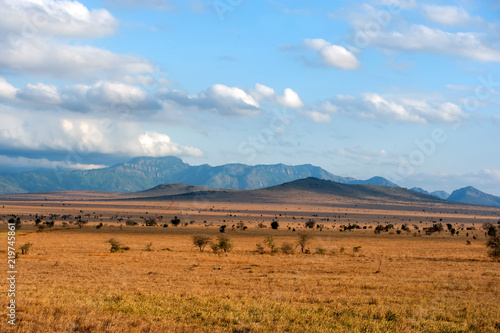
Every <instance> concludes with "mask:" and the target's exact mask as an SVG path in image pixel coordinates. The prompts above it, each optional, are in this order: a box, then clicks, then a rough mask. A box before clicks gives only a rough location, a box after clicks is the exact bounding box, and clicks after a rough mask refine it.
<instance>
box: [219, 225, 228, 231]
mask: <svg viewBox="0 0 500 333" xmlns="http://www.w3.org/2000/svg"><path fill="white" fill-rule="evenodd" d="M226 227H227V226H226V225H225V224H223V225H221V226H220V228H219V232H220V233H224V232H226Z"/></svg>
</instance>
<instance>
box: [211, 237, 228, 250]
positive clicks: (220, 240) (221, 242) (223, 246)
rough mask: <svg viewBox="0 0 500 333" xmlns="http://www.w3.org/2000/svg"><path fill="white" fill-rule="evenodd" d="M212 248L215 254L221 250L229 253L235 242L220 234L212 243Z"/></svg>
mask: <svg viewBox="0 0 500 333" xmlns="http://www.w3.org/2000/svg"><path fill="white" fill-rule="evenodd" d="M211 248H212V251H214V253H215V254H219V253H220V252H224V253H228V252H230V251H231V250H232V248H233V243H232V242H231V240H230V239H229V238H228V237H226V236H219V237H217V241H216V242H215V243H212V245H211Z"/></svg>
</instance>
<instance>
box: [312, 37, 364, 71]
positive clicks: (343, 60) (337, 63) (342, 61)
mask: <svg viewBox="0 0 500 333" xmlns="http://www.w3.org/2000/svg"><path fill="white" fill-rule="evenodd" d="M304 46H305V47H306V48H308V49H311V50H314V51H316V52H317V53H318V55H319V57H320V59H321V63H322V65H324V66H330V67H338V68H342V69H347V70H349V69H350V70H352V69H356V68H358V67H359V61H358V59H356V56H355V55H354V54H353V53H352V52H351V51H349V50H347V49H346V48H344V47H342V46H339V45H334V44H332V43H330V42H327V41H326V40H324V39H306V40H305V41H304Z"/></svg>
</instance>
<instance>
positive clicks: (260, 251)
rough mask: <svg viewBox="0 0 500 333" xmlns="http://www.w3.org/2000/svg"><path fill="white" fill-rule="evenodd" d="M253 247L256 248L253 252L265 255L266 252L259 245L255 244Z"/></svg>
mask: <svg viewBox="0 0 500 333" xmlns="http://www.w3.org/2000/svg"><path fill="white" fill-rule="evenodd" d="M255 246H256V247H257V249H256V250H255V252H257V253H258V254H264V253H266V251H265V250H264V247H263V246H262V244H261V243H257V244H255Z"/></svg>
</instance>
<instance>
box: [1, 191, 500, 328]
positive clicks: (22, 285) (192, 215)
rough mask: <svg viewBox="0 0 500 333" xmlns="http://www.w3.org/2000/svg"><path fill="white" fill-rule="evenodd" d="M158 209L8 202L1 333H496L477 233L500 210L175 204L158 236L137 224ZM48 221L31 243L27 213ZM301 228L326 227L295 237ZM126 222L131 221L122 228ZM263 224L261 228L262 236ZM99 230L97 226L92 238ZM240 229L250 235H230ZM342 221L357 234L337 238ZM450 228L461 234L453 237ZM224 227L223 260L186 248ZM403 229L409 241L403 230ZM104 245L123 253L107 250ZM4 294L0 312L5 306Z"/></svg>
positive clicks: (490, 278) (491, 286)
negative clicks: (13, 278)
mask: <svg viewBox="0 0 500 333" xmlns="http://www.w3.org/2000/svg"><path fill="white" fill-rule="evenodd" d="M164 207H165V203H154V202H153V203H143V202H75V201H73V202H64V204H63V203H62V202H56V201H51V202H9V203H7V204H6V205H4V206H3V208H2V211H1V214H2V216H3V217H4V224H3V225H2V229H1V230H2V238H1V239H2V241H3V242H4V244H6V243H7V240H6V230H7V227H6V223H5V220H6V218H7V217H8V215H9V214H16V215H17V214H20V215H22V220H23V221H24V223H23V225H22V227H21V229H19V232H18V235H17V243H16V246H17V247H19V246H20V245H22V244H25V243H28V242H29V243H32V244H33V246H32V248H31V250H30V253H29V254H25V255H20V256H19V258H18V260H17V270H18V272H19V274H18V277H17V286H16V289H17V297H16V302H17V304H18V308H17V318H18V321H17V324H16V326H15V328H12V327H10V325H8V324H7V319H5V318H4V319H3V320H2V321H0V330H1V331H13V332H387V331H391V332H412V331H415V332H494V331H500V306H499V304H500V302H499V300H500V263H498V262H492V261H491V260H490V259H489V258H488V257H487V255H486V247H485V240H486V238H485V235H484V231H482V230H481V229H480V224H481V223H482V222H495V223H496V221H497V220H498V210H490V209H485V210H484V211H474V212H471V213H467V212H439V211H437V210H435V211H434V212H432V210H429V209H428V210H427V212H423V211H422V210H411V209H408V210H403V209H400V210H394V209H392V210H391V209H384V208H381V209H378V210H374V209H362V208H360V207H344V208H339V209H332V208H331V207H318V206H307V205H302V206H297V205H294V206H288V207H283V206H277V205H268V206H266V205H256V204H255V205H249V204H247V205H238V204H236V203H233V204H229V203H228V204H225V205H224V206H216V205H214V206H210V207H208V206H207V207H204V209H201V210H197V209H195V208H194V207H191V206H190V205H189V204H187V203H176V204H175V205H174V206H173V207H172V208H171V210H169V211H168V214H167V215H165V217H164V218H163V219H161V218H160V219H158V221H160V226H157V227H146V226H143V225H142V221H143V219H141V216H142V217H145V216H151V217H154V216H156V215H158V214H159V212H161V211H162V210H163V209H164ZM51 213H52V214H56V216H53V217H54V220H55V222H56V225H55V227H54V228H51V229H47V230H45V231H44V232H35V230H36V228H35V226H34V220H35V215H36V214H39V215H44V219H42V220H43V221H45V220H48V217H49V216H48V215H49V214H51ZM146 213H147V214H146ZM30 214H31V216H30ZM64 214H68V215H72V217H71V219H73V220H74V217H75V216H77V215H82V217H84V218H86V219H88V220H89V221H90V222H89V223H88V224H86V225H85V226H84V227H83V228H79V227H77V226H75V224H74V223H71V224H70V223H69V221H70V220H71V219H67V220H62V219H61V215H64ZM86 214H90V215H88V216H85V215H86ZM280 214H281V216H280ZM57 215H59V216H57ZM174 215H176V216H179V217H180V218H181V220H182V224H181V225H180V226H178V227H173V226H172V225H170V226H169V227H168V228H165V227H162V226H161V225H163V224H164V223H166V222H167V223H168V221H169V220H170V219H171V218H173V216H174ZM313 215H314V216H313ZM316 215H317V216H316ZM273 218H276V219H277V220H278V221H279V223H280V227H279V229H278V230H272V229H271V228H270V222H271V221H272V219H273ZM309 218H314V219H315V221H316V223H317V224H323V225H324V227H323V228H313V229H308V228H305V227H304V222H305V221H307V220H308V219H309ZM119 219H121V220H119ZM101 220H102V221H101ZM126 220H134V221H137V222H141V223H140V224H139V225H138V226H126V225H125V221H126ZM440 220H441V221H440ZM191 221H193V222H192V223H191ZM262 221H263V222H264V223H263V224H264V225H265V226H266V228H259V227H258V223H260V222H262ZM420 221H422V222H420ZM433 221H437V222H441V223H443V225H445V230H444V231H442V232H436V233H434V234H432V235H426V234H425V233H424V232H423V228H424V227H429V226H431V225H433ZM63 222H67V224H66V226H65V227H63V226H62V223H63ZM101 222H102V223H103V224H104V226H103V227H102V228H100V229H96V228H95V226H96V225H97V224H98V223H101ZM184 223H187V225H185V224H184ZM238 223H243V224H244V225H245V226H246V227H247V229H246V230H242V229H241V228H236V227H235V228H233V225H238ZM349 223H352V224H354V223H356V224H358V225H359V226H360V227H361V229H354V230H352V231H340V229H341V225H348V224H349ZM387 223H392V224H394V225H395V228H394V229H391V230H389V232H382V233H381V234H379V235H377V234H375V233H374V226H375V225H376V224H382V225H387ZM446 223H450V224H452V225H453V227H454V228H456V229H457V230H458V231H459V235H458V236H456V235H455V236H452V235H451V233H450V232H449V231H447V230H446V229H447V228H446ZM473 223H474V225H473ZM223 224H226V225H227V228H226V232H225V233H224V235H225V236H227V237H229V238H230V239H231V241H232V243H233V249H232V251H231V252H229V253H228V254H221V255H216V254H213V253H212V250H211V249H210V247H209V246H207V248H206V249H205V251H204V252H200V251H199V250H198V249H197V248H196V247H194V246H193V244H192V237H193V235H206V236H209V237H211V238H212V239H213V240H215V239H216V237H218V236H220V235H221V233H220V232H219V227H220V226H221V225H223ZM403 224H407V225H408V226H409V228H410V229H411V231H409V232H406V231H401V230H400V228H401V226H402V225H403ZM414 225H415V226H417V227H418V228H419V229H418V230H417V229H416V228H415V226H414ZM364 227H366V229H363V228H364ZM467 228H472V230H467ZM474 228H475V229H476V230H474ZM293 229H295V231H293ZM462 229H463V230H462ZM299 233H301V234H307V235H310V236H311V237H312V239H311V240H310V242H309V244H308V246H307V249H309V250H310V252H311V253H309V254H305V253H302V252H301V251H300V247H298V246H297V241H298V238H299V237H298V234H299ZM269 235H272V236H273V237H274V240H275V242H276V244H277V245H278V246H280V245H281V244H283V243H289V244H293V245H294V246H295V253H294V254H283V253H277V254H271V253H270V251H269V249H268V247H266V246H265V244H264V239H265V237H267V236H269ZM111 238H114V239H116V240H118V241H120V242H121V243H122V244H123V245H126V246H129V247H130V250H129V251H125V252H119V253H110V244H109V243H107V241H108V240H109V239H111ZM469 242H470V244H468V243H469ZM257 243H261V244H262V245H263V246H264V248H265V253H264V254H258V253H256V251H255V250H256V244H257ZM6 247H7V246H6V245H5V247H4V249H5V248H6ZM318 248H319V249H321V250H319V251H318ZM4 249H2V253H4V255H5V254H6V251H5V250H4ZM148 250H149V251H148ZM316 252H319V253H316ZM320 253H322V254H320ZM5 274H6V273H5ZM4 281H5V280H4ZM4 290H6V288H3V290H2V304H7V302H8V297H7V292H5V291H4Z"/></svg>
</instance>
